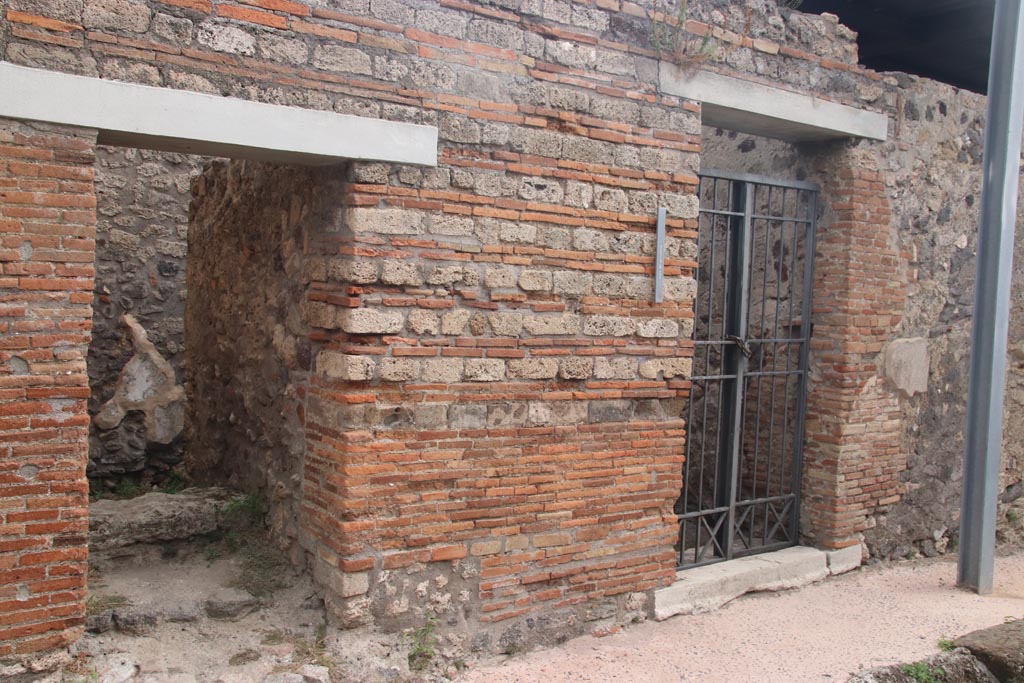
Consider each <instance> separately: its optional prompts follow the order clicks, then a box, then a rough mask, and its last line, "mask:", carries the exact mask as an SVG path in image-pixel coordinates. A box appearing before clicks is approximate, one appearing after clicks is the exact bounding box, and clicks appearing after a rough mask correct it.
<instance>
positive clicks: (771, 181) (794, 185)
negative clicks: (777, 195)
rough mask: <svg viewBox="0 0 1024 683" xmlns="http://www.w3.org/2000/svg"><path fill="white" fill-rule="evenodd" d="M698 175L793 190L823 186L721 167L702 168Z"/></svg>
mask: <svg viewBox="0 0 1024 683" xmlns="http://www.w3.org/2000/svg"><path fill="white" fill-rule="evenodd" d="M697 175H698V176H700V177H703V178H715V179H716V180H733V181H737V182H741V183H751V184H753V185H771V186H772V187H788V188H790V189H793V190H808V191H810V192H820V191H821V186H820V185H818V183H815V182H811V181H809V180H789V179H785V178H773V177H772V176H766V175H761V174H759V173H741V172H738V171H722V170H719V169H707V170H705V169H701V170H700V171H699V172H698V173H697Z"/></svg>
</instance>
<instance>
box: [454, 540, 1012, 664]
mask: <svg viewBox="0 0 1024 683" xmlns="http://www.w3.org/2000/svg"><path fill="white" fill-rule="evenodd" d="M955 583H956V563H955V559H954V558H951V557H946V558H942V559H937V560H919V561H914V562H902V563H898V564H892V565H888V566H878V565H876V566H871V567H867V568H863V569H860V570H858V571H856V572H853V573H850V574H846V575H844V576H839V577H834V578H830V579H828V580H826V581H823V582H820V583H817V584H814V585H812V586H808V587H806V588H802V589H798V590H793V591H786V592H783V593H774V594H756V595H751V596H747V597H744V598H740V599H739V600H735V601H733V602H732V603H730V604H728V605H726V606H725V607H723V608H722V609H720V610H718V611H717V612H713V613H710V614H702V615H695V616H679V617H674V618H672V619H669V620H667V621H664V622H661V623H656V622H647V623H644V624H640V625H636V626H632V627H630V628H628V629H626V630H624V631H622V632H620V633H617V634H615V635H613V636H608V637H605V638H594V637H591V636H584V637H582V638H577V639H575V640H572V641H569V642H568V643H566V644H565V645H563V646H561V647H557V648H553V649H550V650H544V651H538V652H533V653H530V654H527V655H521V656H517V657H513V658H510V659H508V660H507V661H504V662H500V663H492V664H488V665H480V666H478V667H477V668H474V669H473V670H472V671H470V672H468V673H467V674H466V675H464V676H463V677H461V678H459V679H458V683H534V682H536V683H612V682H615V683H618V682H622V683H627V682H628V683H682V682H687V683H688V682H690V681H694V682H698V681H699V682H700V683H718V682H722V683H725V682H728V683H745V682H747V681H751V682H757V683H765V682H768V681H772V682H774V681H778V682H780V683H797V682H802V681H807V682H811V681H815V682H817V681H839V682H842V681H846V679H847V678H848V677H849V676H851V675H852V674H854V673H856V672H858V671H860V670H862V669H865V668H871V667H874V666H880V665H883V664H892V663H895V662H912V661H915V660H917V659H921V658H923V657H926V656H928V655H932V654H935V653H937V652H938V647H937V643H938V641H939V639H940V638H955V637H957V636H960V635H963V634H965V633H968V632H969V631H973V630H975V629H979V628H985V627H988V626H993V625H995V624H999V623H1002V622H1003V621H1005V620H1006V619H1008V618H1017V619H1020V618H1024V554H1021V553H1018V554H1015V555H1012V556H1009V557H1001V558H998V559H997V561H996V587H995V591H994V592H993V594H992V595H989V596H984V597H982V596H979V595H976V594H974V593H971V592H968V591H965V590H961V589H958V588H956V587H955Z"/></svg>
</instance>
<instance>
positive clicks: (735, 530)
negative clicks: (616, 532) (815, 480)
mask: <svg viewBox="0 0 1024 683" xmlns="http://www.w3.org/2000/svg"><path fill="white" fill-rule="evenodd" d="M817 201H818V187H817V185H814V184H812V183H806V182H790V181H780V180H774V179H770V178H763V177H759V176H751V175H743V174H734V173H724V172H705V173H702V174H701V177H700V219H699V233H698V240H697V258H696V260H697V262H698V269H697V299H696V301H695V302H694V314H695V315H694V332H693V339H694V345H695V348H694V364H693V376H692V378H691V379H692V389H691V393H690V404H689V407H688V408H687V427H688V438H687V443H686V461H685V463H684V465H683V489H682V492H681V494H680V497H679V499H678V501H677V502H676V506H675V512H676V515H677V517H678V519H679V541H678V544H677V549H678V551H679V566H680V567H681V568H683V567H694V566H699V565H704V564H711V563H713V562H721V561H723V560H728V559H732V558H734V557H741V556H744V555H750V554H753V553H759V552H766V551H769V550H775V549H778V548H784V547H787V546H791V545H795V544H796V543H797V541H798V540H799V517H800V480H801V476H802V471H801V463H802V457H803V439H804V414H805V408H806V398H805V394H806V377H807V356H808V347H809V340H810V335H811V326H810V316H811V287H812V281H813V268H814V239H815V230H816V222H817V221H816V216H817Z"/></svg>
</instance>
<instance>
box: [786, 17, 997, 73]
mask: <svg viewBox="0 0 1024 683" xmlns="http://www.w3.org/2000/svg"><path fill="white" fill-rule="evenodd" d="M800 11H802V12H815V13H821V12H831V13H832V14H836V15H838V16H839V20H840V21H841V22H842V23H844V24H846V25H847V26H849V27H850V28H852V29H853V30H855V31H857V33H858V34H859V37H858V40H857V42H858V44H859V46H860V62H861V64H863V65H864V66H867V67H869V68H872V69H875V70H877V71H906V72H907V73H912V74H917V75H919V76H925V77H927V78H933V79H935V80H938V81H943V82H945V83H950V84H952V85H956V86H959V87H961V88H966V89H968V90H973V91H975V92H980V93H984V92H985V91H986V90H987V89H988V62H989V46H990V44H991V40H992V18H993V15H994V11H995V0H804V2H803V3H802V4H801V5H800Z"/></svg>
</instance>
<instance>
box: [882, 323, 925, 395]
mask: <svg viewBox="0 0 1024 683" xmlns="http://www.w3.org/2000/svg"><path fill="white" fill-rule="evenodd" d="M928 367H929V358H928V340H927V339H923V338H921V337H913V338H910V339H896V340H893V341H891V342H889V345H888V346H887V347H886V349H885V376H886V379H888V380H889V382H890V383H891V384H892V386H893V387H895V388H896V390H897V391H899V392H900V393H901V394H902V395H903V396H905V397H907V398H909V397H911V396H913V395H914V394H922V393H924V392H926V391H928Z"/></svg>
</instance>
